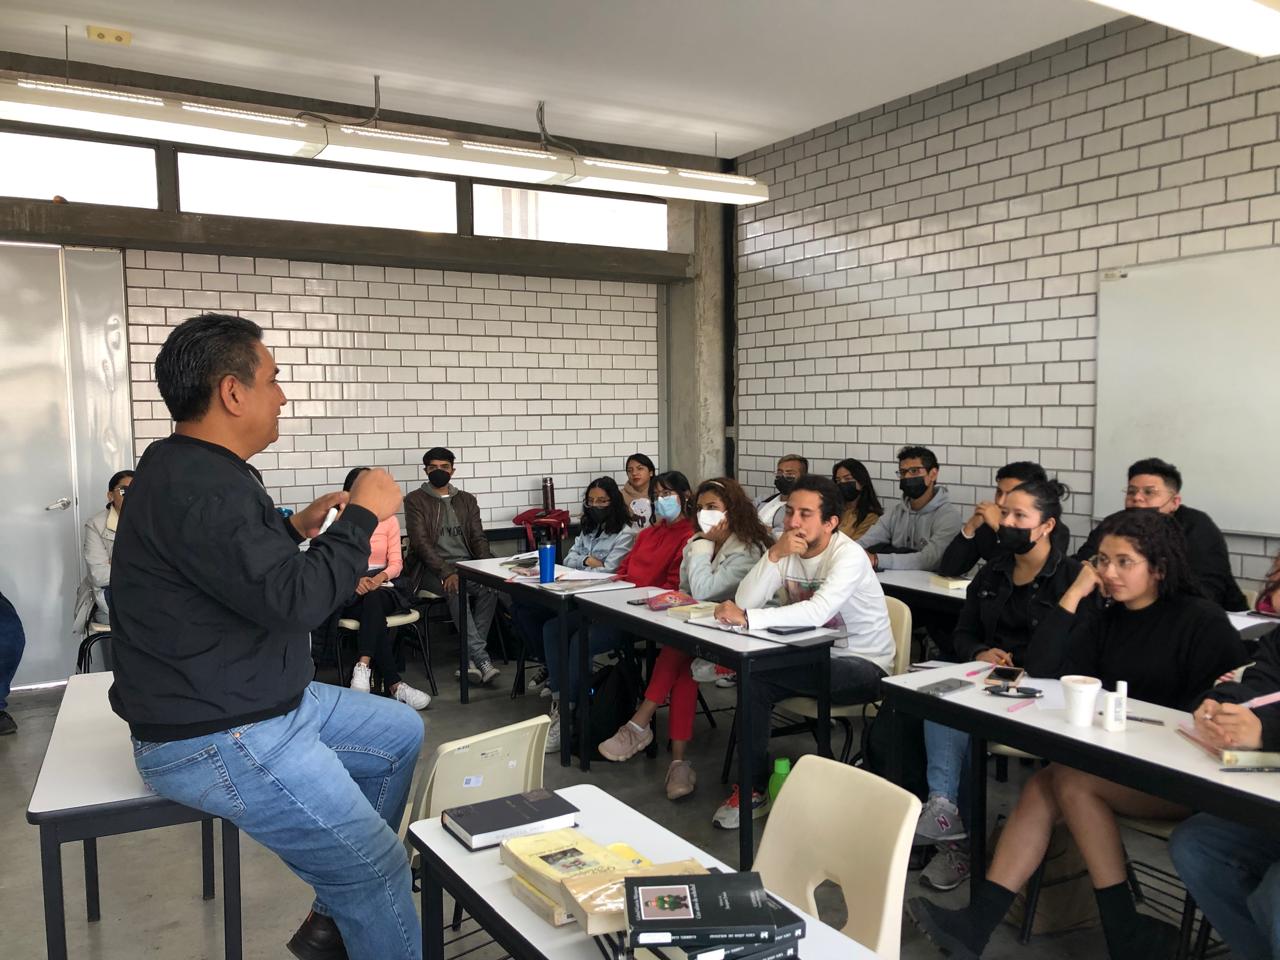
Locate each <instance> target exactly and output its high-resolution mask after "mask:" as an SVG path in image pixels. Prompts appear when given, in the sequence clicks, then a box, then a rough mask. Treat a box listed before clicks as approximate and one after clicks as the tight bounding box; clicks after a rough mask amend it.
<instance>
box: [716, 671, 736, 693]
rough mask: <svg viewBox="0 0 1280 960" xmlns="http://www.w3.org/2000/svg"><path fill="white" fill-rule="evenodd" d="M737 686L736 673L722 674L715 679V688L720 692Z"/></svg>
mask: <svg viewBox="0 0 1280 960" xmlns="http://www.w3.org/2000/svg"><path fill="white" fill-rule="evenodd" d="M737 685H738V675H737V674H736V673H722V674H720V676H718V677H716V686H717V687H719V688H720V689H721V690H727V689H728V688H729V687H736V686H737Z"/></svg>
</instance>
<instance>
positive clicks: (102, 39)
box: [84, 24, 133, 47]
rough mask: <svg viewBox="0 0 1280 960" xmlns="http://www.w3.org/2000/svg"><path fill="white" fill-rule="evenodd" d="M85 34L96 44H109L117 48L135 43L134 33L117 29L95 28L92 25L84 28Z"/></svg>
mask: <svg viewBox="0 0 1280 960" xmlns="http://www.w3.org/2000/svg"><path fill="white" fill-rule="evenodd" d="M84 32H85V33H86V34H87V35H88V37H89V39H90V40H93V41H94V42H96V43H109V44H111V45H112V46H115V47H127V46H128V45H129V44H131V43H132V42H133V34H132V33H130V32H129V31H128V30H118V29H117V28H115V27H95V26H93V24H90V25H89V26H87V27H85V28H84Z"/></svg>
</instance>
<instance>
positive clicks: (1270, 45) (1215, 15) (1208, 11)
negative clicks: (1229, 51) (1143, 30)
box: [1093, 0, 1280, 57]
mask: <svg viewBox="0 0 1280 960" xmlns="http://www.w3.org/2000/svg"><path fill="white" fill-rule="evenodd" d="M1093 2H1094V3H1096V4H1098V5H1099V6H1102V7H1110V8H1111V9H1112V10H1119V11H1120V12H1121V13H1128V14H1131V15H1133V16H1135V17H1142V18H1143V19H1144V20H1151V21H1154V22H1155V23H1162V24H1164V25H1165V26H1166V27H1173V28H1174V29H1175V30H1181V31H1183V32H1184V33H1191V34H1194V35H1195V36H1197V37H1203V38H1204V39H1205V40H1212V41H1213V42H1214V43H1221V44H1223V45H1224V46H1228V47H1235V49H1237V50H1243V51H1244V52H1245V53H1251V54H1253V55H1254V56H1255V57H1274V56H1275V55H1276V54H1280V0H1093Z"/></svg>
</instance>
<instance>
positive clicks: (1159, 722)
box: [1094, 710, 1164, 727]
mask: <svg viewBox="0 0 1280 960" xmlns="http://www.w3.org/2000/svg"><path fill="white" fill-rule="evenodd" d="M1094 716H1098V717H1100V716H1102V711H1101V710H1099V711H1098V712H1097V713H1096V714H1094ZM1125 719H1126V720H1132V721H1133V722H1134V723H1149V724H1151V725H1152V726H1153V727H1163V726H1164V721H1163V720H1157V719H1155V718H1154V717H1135V716H1134V715H1133V714H1132V713H1131V714H1129V715H1128V716H1127V717H1125Z"/></svg>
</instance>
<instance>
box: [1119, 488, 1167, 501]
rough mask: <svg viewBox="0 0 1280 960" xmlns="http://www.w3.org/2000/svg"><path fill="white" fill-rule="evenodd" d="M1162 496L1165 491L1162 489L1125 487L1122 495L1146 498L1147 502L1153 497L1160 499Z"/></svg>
mask: <svg viewBox="0 0 1280 960" xmlns="http://www.w3.org/2000/svg"><path fill="white" fill-rule="evenodd" d="M1164 494H1165V490H1164V489H1163V488H1162V487H1125V488H1124V495H1125V496H1126V497H1139V496H1141V497H1146V498H1147V499H1148V500H1152V499H1154V498H1155V497H1162V496H1164Z"/></svg>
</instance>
